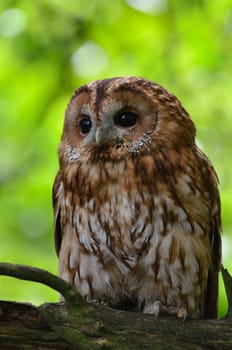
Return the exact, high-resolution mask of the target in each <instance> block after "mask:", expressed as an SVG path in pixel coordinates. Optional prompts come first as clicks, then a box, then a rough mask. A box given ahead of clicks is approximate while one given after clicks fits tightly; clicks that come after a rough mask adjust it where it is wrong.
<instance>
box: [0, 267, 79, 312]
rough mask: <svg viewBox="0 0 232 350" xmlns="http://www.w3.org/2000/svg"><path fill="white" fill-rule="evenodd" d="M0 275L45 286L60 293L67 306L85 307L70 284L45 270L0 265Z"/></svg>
mask: <svg viewBox="0 0 232 350" xmlns="http://www.w3.org/2000/svg"><path fill="white" fill-rule="evenodd" d="M0 275H5V276H12V277H15V278H18V279H21V280H27V281H33V282H37V283H42V284H45V285H46V286H48V287H50V288H52V289H54V290H56V291H57V292H59V293H61V294H62V295H63V297H64V298H65V301H66V303H67V304H68V305H69V304H72V305H74V304H76V305H77V306H79V307H80V306H83V305H85V301H84V299H83V298H82V296H81V295H80V294H79V293H78V292H77V290H76V289H75V288H74V287H73V286H72V285H71V284H70V283H67V282H66V281H65V280H63V279H62V278H60V277H58V276H56V275H53V274H52V273H50V272H48V271H46V270H42V269H39V268H37V267H31V266H25V265H16V264H10V263H0Z"/></svg>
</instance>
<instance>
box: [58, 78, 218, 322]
mask: <svg viewBox="0 0 232 350" xmlns="http://www.w3.org/2000/svg"><path fill="white" fill-rule="evenodd" d="M58 154H59V164H60V168H59V171H58V174H57V176H56V178H55V182H54V186H53V207H54V222H55V224H54V231H55V247H56V252H57V255H58V257H59V275H60V276H61V277H62V278H63V279H64V280H66V281H68V282H69V283H71V284H72V285H74V286H75V287H76V289H77V290H78V291H79V293H80V294H81V295H82V296H83V297H85V298H86V300H87V301H89V302H91V301H92V302H94V301H97V302H101V303H107V304H108V305H110V306H112V307H116V308H121V309H126V310H131V309H132V310H137V311H141V312H143V313H149V314H154V315H156V316H157V315H159V314H173V315H177V316H178V317H181V318H185V317H187V316H188V317H192V318H201V317H205V318H215V317H216V316H217V296H218V274H219V269H220V261H221V220H220V199H219V193H218V178H217V175H216V173H215V171H214V169H213V167H212V165H211V163H210V161H209V160H208V158H207V157H206V156H205V155H204V153H203V152H202V151H201V150H200V149H199V148H198V146H197V145H196V144H195V126H194V124H193V122H192V120H191V119H190V117H189V115H188V113H187V112H186V110H185V109H184V108H183V107H182V105H181V103H180V101H179V100H178V99H177V98H176V97H175V96H174V95H173V94H171V93H170V92H168V91H167V90H165V89H164V88H163V87H161V86H160V85H158V84H156V83H153V82H151V81H149V80H146V79H143V78H137V77H121V78H111V79H105V80H97V81H94V82H90V83H89V84H86V85H84V86H81V87H80V88H78V89H77V90H76V91H75V92H74V94H73V96H72V98H71V100H70V102H69V104H68V106H67V110H66V114H65V120H64V128H63V134H62V137H61V142H60V145H59V149H58Z"/></svg>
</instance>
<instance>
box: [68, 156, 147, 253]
mask: <svg viewBox="0 0 232 350" xmlns="http://www.w3.org/2000/svg"><path fill="white" fill-rule="evenodd" d="M75 179H76V181H75V182H72V183H71V186H70V188H69V189H66V198H70V200H72V202H74V203H75V205H73V206H67V205H66V210H67V211H68V212H67V222H69V223H71V224H72V226H73V227H74V229H75V232H76V233H77V236H78V240H79V243H80V245H82V246H83V247H84V249H86V250H87V251H89V252H94V251H96V250H99V249H100V251H101V252H104V254H106V253H107V252H111V253H112V254H114V255H115V256H118V257H119V258H121V259H129V260H133V259H134V258H135V257H136V256H137V254H139V252H140V251H141V249H142V248H144V245H146V242H148V241H149V239H150V236H151V235H152V231H153V227H152V221H154V220H153V210H152V208H153V207H154V193H152V192H151V191H149V189H147V188H145V187H144V184H143V183H142V182H141V180H140V179H139V178H137V176H136V175H135V173H134V168H133V167H132V166H131V164H130V163H129V164H128V163H127V164H126V163H125V162H122V163H120V164H117V167H116V165H115V164H110V163H109V164H105V166H104V167H100V168H99V167H93V166H91V167H89V168H88V167H87V166H86V167H82V169H81V170H80V169H79V172H78V173H77V174H76V177H75Z"/></svg>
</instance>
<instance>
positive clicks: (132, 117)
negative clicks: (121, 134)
mask: <svg viewBox="0 0 232 350" xmlns="http://www.w3.org/2000/svg"><path fill="white" fill-rule="evenodd" d="M137 120H138V115H137V114H135V113H134V112H126V111H124V112H123V111H122V112H120V113H118V114H116V116H115V117H114V122H115V124H116V125H119V126H122V127H124V128H130V127H131V126H134V125H135V124H136V123H137Z"/></svg>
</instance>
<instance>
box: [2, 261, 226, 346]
mask: <svg viewBox="0 0 232 350" xmlns="http://www.w3.org/2000/svg"><path fill="white" fill-rule="evenodd" d="M6 265H7V266H6ZM12 267H13V268H14V269H15V265H9V264H0V274H7V271H6V269H7V268H9V270H8V272H9V271H11V272H12V271H13V270H11V268H12ZM16 267H17V266H16ZM21 268H22V270H20V269H21ZM4 269H5V270H4ZM29 269H31V268H29ZM16 270H17V268H16ZM26 270H27V267H19V270H17V273H16V274H18V273H19V275H20V276H21V272H22V271H23V272H22V275H23V274H24V277H19V276H17V278H25V277H26V276H25V271H26ZM37 270H38V269H35V270H34V269H33V271H37ZM19 271H21V272H19ZM38 271H39V273H40V272H41V271H42V272H41V273H42V276H44V275H43V270H38ZM45 273H46V274H48V275H46V276H48V280H47V279H46V278H47V277H46V278H45V280H44V277H43V278H42V279H43V283H45V284H47V285H49V283H50V282H49V278H50V277H51V276H53V275H51V274H49V273H47V272H45ZM224 273H225V276H227V278H228V281H231V277H230V276H229V274H228V273H227V271H226V270H224ZM8 275H14V273H8ZM55 277H56V276H55ZM26 279H30V278H29V277H28V278H26ZM33 280H34V281H35V280H36V281H37V282H39V280H40V277H38V275H37V277H36V279H35V278H33ZM54 281H55V282H54ZM46 282H48V283H46ZM63 282H64V281H62V280H61V281H60V279H59V278H58V277H57V279H56V278H55V279H53V277H52V283H50V284H53V288H54V287H55V288H54V289H56V290H60V289H63V290H64V291H65V292H64V293H66V297H65V301H64V302H60V303H46V304H42V305H41V306H39V307H35V306H33V305H31V304H22V303H14V302H7V301H0V349H3V350H9V349H20V350H21V349H27V350H28V349H57V350H59V349H67V350H68V349H78V350H79V349H80V350H82V349H83V350H85V349H102V350H107V349H115V350H117V349H123V350H124V349H125V350H126V349H136V350H137V349H139V350H140V349H141V350H143V349H145V350H148V349H194V350H195V349H232V319H231V317H230V316H231V315H230V307H229V310H228V314H227V317H225V318H223V319H221V320H190V319H186V320H185V321H184V322H183V320H181V319H178V318H177V317H174V316H169V317H167V316H165V317H164V316H160V317H159V318H154V316H152V315H144V314H142V313H137V312H128V311H122V310H116V309H111V308H109V307H107V306H105V305H97V304H96V305H94V304H86V303H85V301H84V300H83V299H82V298H81V297H80V295H79V294H78V293H76V292H74V290H73V288H72V287H70V285H68V284H66V282H64V284H63ZM54 283H55V285H54ZM59 283H61V285H60V284H59ZM230 283H231V282H230ZM230 283H228V285H229V284H230ZM227 289H228V291H229V293H230V292H231V290H230V287H228V288H227ZM73 293H74V294H73ZM75 293H76V296H75ZM69 298H70V300H69ZM73 301H74V302H73ZM229 306H230V303H229Z"/></svg>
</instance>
